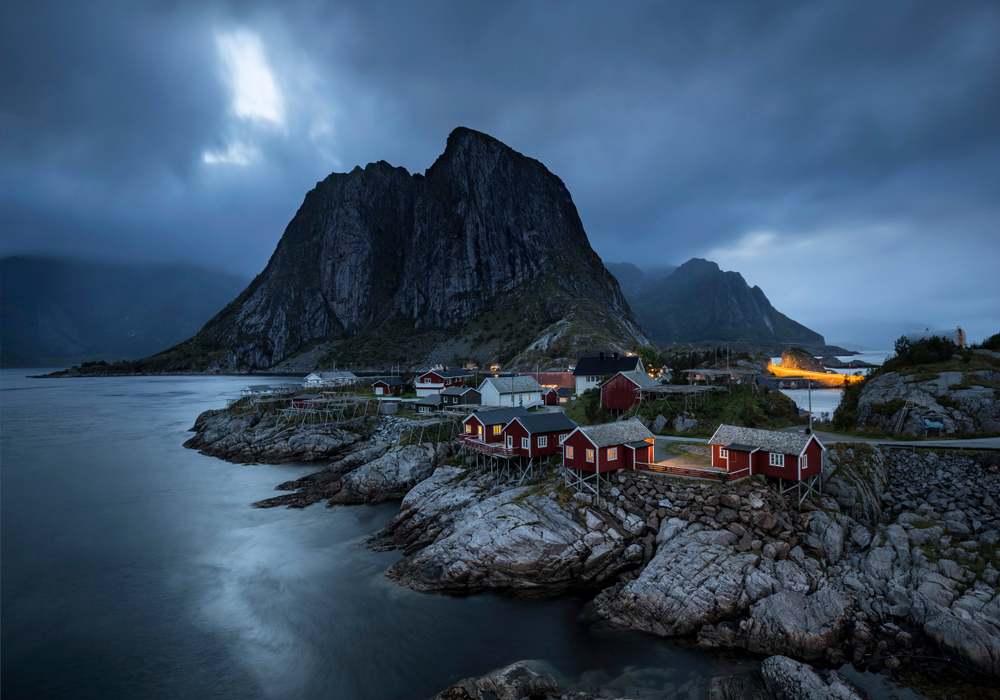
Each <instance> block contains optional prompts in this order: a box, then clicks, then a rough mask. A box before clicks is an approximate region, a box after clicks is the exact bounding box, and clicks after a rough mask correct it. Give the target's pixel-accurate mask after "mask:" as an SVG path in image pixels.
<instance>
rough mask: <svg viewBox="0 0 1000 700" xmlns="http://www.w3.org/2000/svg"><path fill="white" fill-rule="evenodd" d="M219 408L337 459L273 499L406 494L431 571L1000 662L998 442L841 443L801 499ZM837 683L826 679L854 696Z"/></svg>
mask: <svg viewBox="0 0 1000 700" xmlns="http://www.w3.org/2000/svg"><path fill="white" fill-rule="evenodd" d="M218 413H219V412H207V413H206V414H203V415H202V416H201V417H199V419H198V423H197V424H196V426H195V429H196V432H197V435H196V436H195V437H194V438H192V440H190V441H188V443H186V444H187V445H188V446H189V447H192V448H196V449H201V450H202V451H204V452H206V453H207V454H217V455H218V456H222V457H223V458H228V459H230V460H231V461H249V459H247V457H248V456H249V457H254V458H257V457H264V458H267V459H277V458H281V459H286V460H287V459H303V458H304V456H308V457H305V458H309V457H311V458H317V459H324V458H327V459H331V460H332V462H331V464H330V465H329V466H328V467H326V468H325V469H324V470H322V471H319V472H317V473H315V474H311V475H308V476H306V477H303V478H301V479H297V480H295V481H292V482H286V483H285V484H281V485H280V486H279V487H278V488H279V489H281V490H287V491H293V490H294V492H292V493H289V494H285V495H282V496H278V497H275V498H271V499H267V500H265V501H262V502H260V503H258V504H257V505H259V506H262V507H270V506H276V505H287V506H291V507H304V506H306V505H309V504H311V503H316V502H318V501H320V500H325V501H327V504H328V505H334V504H339V503H373V502H379V501H385V500H390V499H395V498H402V502H401V505H400V511H399V514H398V515H397V516H396V517H395V518H394V519H393V520H392V521H390V522H389V523H388V524H387V525H386V526H385V527H384V528H383V529H382V530H381V531H380V532H378V533H376V534H375V535H373V536H372V537H371V538H370V540H369V546H370V547H372V548H373V549H377V550H387V549H398V550H400V551H401V552H402V554H403V558H402V559H401V560H400V561H398V562H397V563H396V564H394V565H393V566H392V567H390V569H389V570H388V571H387V576H389V577H390V578H392V579H393V580H395V581H397V582H398V583H400V584H401V585H404V586H407V587H409V588H412V589H414V590H418V591H438V592H448V593H475V592H482V591H493V592H507V593H525V592H531V593H536V594H544V595H551V594H556V593H559V592H562V591H566V590H569V589H578V590H587V591H597V593H596V595H595V596H594V598H593V600H592V601H591V602H590V603H589V604H588V605H587V607H586V613H587V615H588V616H589V617H590V618H591V619H592V620H593V621H594V622H595V623H597V624H599V625H602V626H611V627H614V628H620V629H626V630H634V631H641V632H645V633H650V634H653V635H657V636H661V637H675V638H682V639H687V640H691V642H692V643H694V644H696V645H697V646H698V647H700V648H702V649H706V650H727V649H728V650H738V651H740V652H744V653H745V652H749V653H751V654H755V655H759V656H784V657H789V658H790V659H796V660H798V661H805V662H810V663H815V664H819V665H820V666H832V667H838V666H840V665H842V664H847V663H853V664H854V665H855V666H856V668H858V669H861V670H869V671H878V670H881V669H887V671H896V670H902V669H906V668H908V667H917V668H919V667H920V664H921V661H920V660H919V659H915V658H913V657H945V658H948V659H952V660H954V661H955V662H958V663H961V664H965V665H966V666H967V667H969V668H971V669H974V670H975V671H978V672H979V673H981V674H985V675H986V676H992V677H1000V595H998V588H997V587H998V584H1000V581H998V578H1000V576H998V572H997V570H998V568H1000V551H998V546H1000V542H998V540H1000V506H998V503H1000V463H998V460H997V459H996V458H995V457H991V456H983V455H980V456H978V457H970V456H963V455H960V454H938V453H935V452H932V451H928V452H924V453H920V454H918V453H913V452H903V451H891V450H882V449H879V448H874V447H871V446H868V445H861V444H854V445H837V446H836V447H835V448H832V449H830V450H829V451H828V452H827V453H826V459H825V465H824V484H823V494H822V495H821V496H817V495H815V494H813V495H812V496H811V499H810V500H806V501H804V502H803V504H802V509H801V510H799V509H798V508H797V507H795V501H794V500H793V499H792V498H791V495H790V494H784V495H782V494H781V493H779V492H778V489H777V484H773V483H769V482H765V481H764V480H763V479H762V478H760V477H755V478H754V479H753V480H748V481H743V482H739V483H737V484H729V485H723V484H716V483H711V484H710V483H702V482H698V481H693V480H684V479H674V478H668V477H664V476H662V475H656V474H650V473H646V472H622V473H618V474H615V475H614V476H612V479H611V484H612V488H610V489H609V490H608V491H607V492H602V494H601V498H595V497H594V496H592V495H590V494H584V493H575V492H572V491H571V490H569V489H567V488H566V487H565V485H564V482H563V478H562V475H561V471H560V470H559V469H558V468H556V467H550V468H549V469H548V470H546V471H544V472H543V473H542V474H541V476H538V477H536V478H535V479H534V480H532V481H531V482H530V483H528V484H525V485H521V486H514V485H512V484H506V483H499V482H497V481H495V480H494V479H493V478H492V477H491V476H490V475H489V474H488V473H486V472H483V471H481V470H478V469H476V468H474V467H472V466H470V464H469V463H467V462H466V459H465V458H464V457H463V456H462V455H460V454H457V453H456V451H457V446H456V445H454V444H452V443H442V444H440V445H434V444H430V443H426V444H422V445H403V444H395V443H396V442H397V440H398V438H399V435H400V433H401V432H402V430H403V429H405V426H404V425H401V424H400V422H399V421H400V419H397V418H389V417H383V418H382V419H380V420H379V422H378V423H376V424H374V425H371V424H369V425H367V426H366V427H365V430H364V431H361V430H359V432H358V433H354V432H351V431H350V430H346V429H338V430H337V431H334V432H335V434H329V433H320V432H316V431H309V430H307V431H301V434H299V433H298V432H297V434H296V438H295V440H296V442H294V446H293V442H292V440H290V439H288V440H286V444H285V447H280V446H279V445H280V441H281V438H280V437H276V436H275V434H273V433H272V432H269V431H273V430H274V429H273V428H268V427H267V426H266V425H265V426H264V427H259V426H258V425H257V424H253V423H252V421H251V422H250V423H247V424H244V423H243V422H240V420H242V419H240V420H236V419H232V418H230V419H228V420H224V419H223V418H222V417H221V416H220V415H218ZM296 450H299V451H296ZM320 454H322V455H323V456H322V457H318V456H317V455H320ZM256 461H264V460H263V459H257V460H256ZM798 661H792V662H791V663H798ZM782 663H783V662H782ZM762 668H763V666H762ZM760 673H762V674H763V673H764V671H760ZM800 675H801V674H800ZM755 678H756V680H753V681H752V683H756V684H757V685H756V686H754V687H758V686H760V687H765V686H766V687H770V686H768V685H767V684H768V683H769V682H771V681H767V679H766V677H765V676H760V677H755ZM819 678H820V680H821V681H822V682H823V683H826V684H827V686H829V687H833V685H836V684H837V683H839V681H836V683H834V682H833V681H830V678H832V676H830V675H829V674H827V675H823V674H820V676H819ZM744 680H745V679H744ZM828 681H829V682H828ZM734 682H735V681H734ZM818 682H819V681H817V683H818ZM740 683H744V681H740ZM745 683H751V681H747V680H745ZM745 683H744V684H745ZM831 683H832V685H831ZM761 684H763V685H761ZM726 687H727V688H728V687H730V686H726ZM733 687H735V686H733ZM748 687H749V686H748ZM775 687H777V686H775ZM816 687H817V688H819V686H816ZM837 687H840V686H837ZM758 690H759V688H758ZM758 690H755V691H754V692H758ZM456 692H457V691H456ZM718 692H719V693H723V692H730V691H724V690H719V691H718ZM732 692H736V691H732ZM741 692H742V691H741ZM760 692H764V691H760ZM768 692H770V691H768ZM782 692H784V691H782ZM823 692H827V694H826V695H823V694H816V693H820V690H815V692H814V691H810V693H813V694H811V695H809V697H842V696H841V695H835V694H834V695H831V694H829V693H832V692H834V691H832V690H830V691H829V692H828V691H823ZM836 692H838V693H839V692H841V691H840V690H837V691H836ZM454 697H464V696H460V695H456V696H454ZM469 697H476V696H475V695H469ZM545 697H547V696H545ZM713 697H720V698H722V697H741V696H739V695H732V694H730V695H725V694H722V695H716V696H713ZM748 697H750V696H748ZM752 697H776V696H775V695H773V694H772V695H756V696H752ZM843 697H853V696H851V695H844V696H843ZM862 697H863V696H862Z"/></svg>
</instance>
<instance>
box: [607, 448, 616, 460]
mask: <svg viewBox="0 0 1000 700" xmlns="http://www.w3.org/2000/svg"><path fill="white" fill-rule="evenodd" d="M616 459H618V448H617V447H609V448H608V461H609V462H614V461H615V460H616Z"/></svg>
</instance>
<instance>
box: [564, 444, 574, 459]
mask: <svg viewBox="0 0 1000 700" xmlns="http://www.w3.org/2000/svg"><path fill="white" fill-rule="evenodd" d="M566 459H573V446H572V445H566Z"/></svg>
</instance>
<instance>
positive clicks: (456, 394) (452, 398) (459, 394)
mask: <svg viewBox="0 0 1000 700" xmlns="http://www.w3.org/2000/svg"><path fill="white" fill-rule="evenodd" d="M441 400H442V402H443V403H444V405H445V406H468V405H479V404H481V403H482V402H483V400H482V397H481V396H480V395H479V392H478V391H476V390H475V389H473V388H472V387H471V386H450V387H448V388H447V389H445V390H444V391H442V392H441Z"/></svg>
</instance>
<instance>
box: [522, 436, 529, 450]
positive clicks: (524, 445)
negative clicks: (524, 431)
mask: <svg viewBox="0 0 1000 700" xmlns="http://www.w3.org/2000/svg"><path fill="white" fill-rule="evenodd" d="M521 449H522V450H530V449H531V442H530V441H529V440H528V438H524V437H523V438H521Z"/></svg>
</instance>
